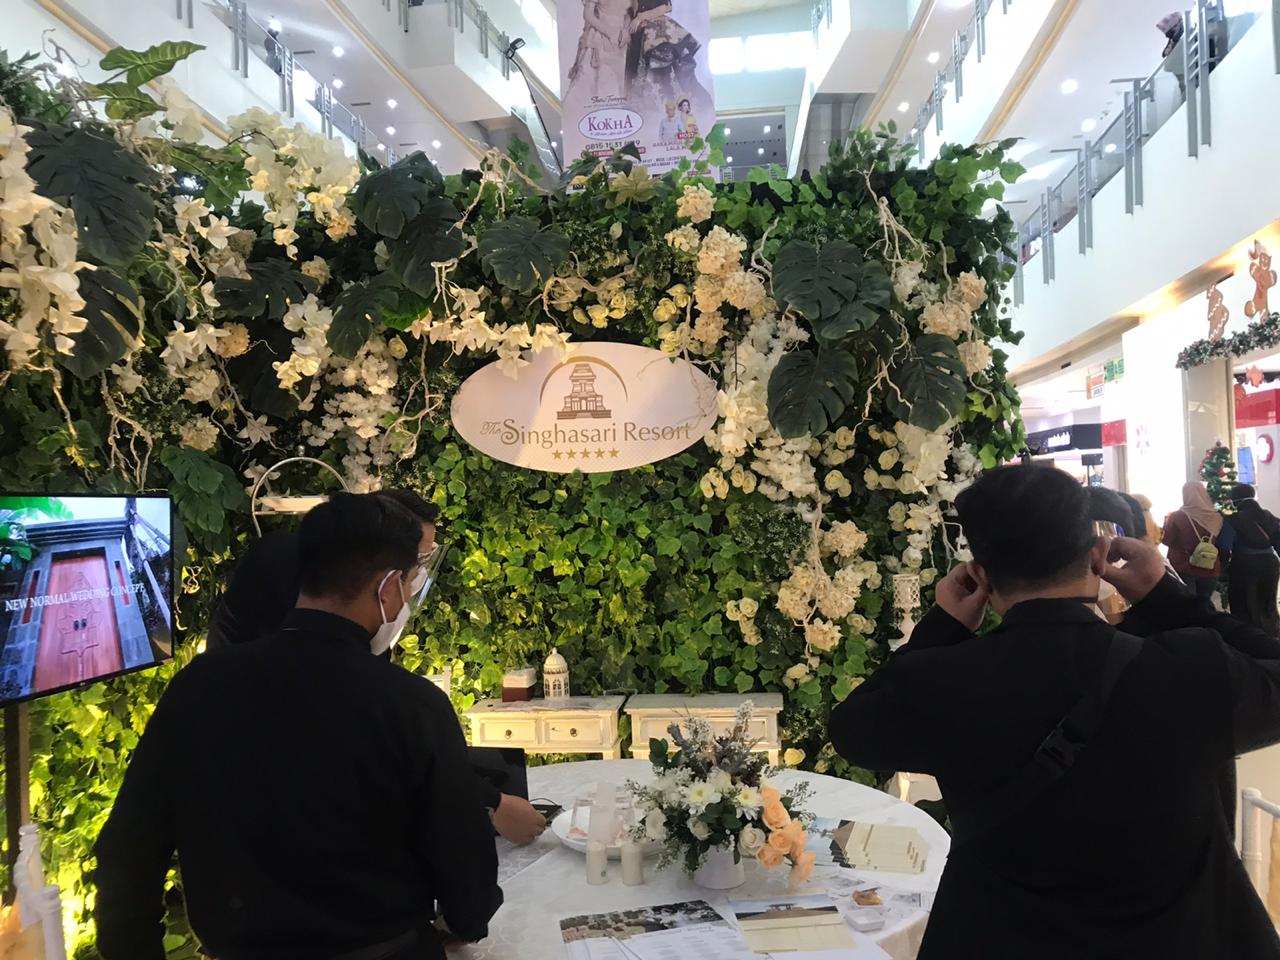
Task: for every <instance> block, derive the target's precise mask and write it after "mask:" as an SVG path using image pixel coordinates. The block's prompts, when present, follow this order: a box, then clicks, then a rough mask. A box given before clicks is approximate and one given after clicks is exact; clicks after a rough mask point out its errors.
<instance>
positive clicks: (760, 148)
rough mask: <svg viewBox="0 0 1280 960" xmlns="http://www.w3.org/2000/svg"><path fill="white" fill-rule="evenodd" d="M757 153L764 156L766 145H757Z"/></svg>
mask: <svg viewBox="0 0 1280 960" xmlns="http://www.w3.org/2000/svg"><path fill="white" fill-rule="evenodd" d="M756 153H757V154H759V155H760V156H762V157H763V156H764V147H756Z"/></svg>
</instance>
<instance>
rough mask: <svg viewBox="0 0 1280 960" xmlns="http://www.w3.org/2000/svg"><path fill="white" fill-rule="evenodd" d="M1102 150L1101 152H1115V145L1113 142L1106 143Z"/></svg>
mask: <svg viewBox="0 0 1280 960" xmlns="http://www.w3.org/2000/svg"><path fill="white" fill-rule="evenodd" d="M1102 152H1103V153H1115V152H1116V145H1115V144H1114V143H1108V144H1107V145H1106V146H1105V147H1103V148H1102Z"/></svg>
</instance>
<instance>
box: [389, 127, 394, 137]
mask: <svg viewBox="0 0 1280 960" xmlns="http://www.w3.org/2000/svg"><path fill="white" fill-rule="evenodd" d="M395 135H396V128H395V127H387V136H388V137H394V136H395Z"/></svg>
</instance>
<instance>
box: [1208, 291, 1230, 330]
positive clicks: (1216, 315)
mask: <svg viewBox="0 0 1280 960" xmlns="http://www.w3.org/2000/svg"><path fill="white" fill-rule="evenodd" d="M1208 294H1209V339H1210V340H1214V341H1217V340H1221V339H1222V334H1223V333H1224V332H1225V331H1226V329H1227V320H1229V319H1230V318H1231V311H1230V310H1228V309H1227V305H1226V303H1225V302H1224V301H1223V299H1222V291H1221V290H1219V289H1218V285H1217V284H1216V283H1211V284H1209V291H1208Z"/></svg>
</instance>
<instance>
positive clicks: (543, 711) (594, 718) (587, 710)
mask: <svg viewBox="0 0 1280 960" xmlns="http://www.w3.org/2000/svg"><path fill="white" fill-rule="evenodd" d="M626 699H627V698H626V697H623V696H613V697H569V698H568V699H567V700H516V701H512V702H510V703H503V702H502V701H501V700H481V701H480V702H479V703H477V704H476V705H475V706H474V707H472V708H471V709H470V710H468V711H467V717H468V718H469V719H470V720H471V743H472V745H474V746H477V747H520V748H522V749H523V750H524V751H525V752H526V753H598V754H600V755H601V756H603V758H604V759H605V760H617V759H619V758H620V756H621V754H620V751H619V739H620V737H619V733H618V717H619V712H620V711H621V709H622V704H623V703H624V702H625V701H626Z"/></svg>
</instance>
